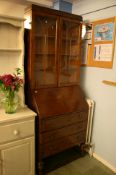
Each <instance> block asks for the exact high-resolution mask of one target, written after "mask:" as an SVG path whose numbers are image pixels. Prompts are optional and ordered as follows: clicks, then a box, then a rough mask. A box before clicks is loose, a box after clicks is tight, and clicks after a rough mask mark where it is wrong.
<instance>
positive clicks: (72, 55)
mask: <svg viewBox="0 0 116 175" xmlns="http://www.w3.org/2000/svg"><path fill="white" fill-rule="evenodd" d="M80 37H81V25H80V23H78V22H77V21H73V20H67V19H63V20H62V21H61V47H60V50H61V55H60V61H59V62H60V63H59V85H60V86H65V85H73V84H79V77H80V44H81V43H80Z"/></svg>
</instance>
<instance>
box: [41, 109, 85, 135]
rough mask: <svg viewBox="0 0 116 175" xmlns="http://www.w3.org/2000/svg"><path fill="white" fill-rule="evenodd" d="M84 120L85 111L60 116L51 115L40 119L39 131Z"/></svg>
mask: <svg viewBox="0 0 116 175" xmlns="http://www.w3.org/2000/svg"><path fill="white" fill-rule="evenodd" d="M85 120H86V121H87V113H86V112H73V113H69V114H65V115H60V116H52V117H49V118H46V119H42V120H41V121H40V122H41V124H40V125H41V132H44V131H50V130H55V129H58V128H62V127H65V126H67V125H70V124H73V123H76V122H81V121H85Z"/></svg>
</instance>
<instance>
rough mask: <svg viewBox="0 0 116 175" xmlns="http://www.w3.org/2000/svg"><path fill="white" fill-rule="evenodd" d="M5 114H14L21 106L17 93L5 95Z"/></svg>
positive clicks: (3, 102)
mask: <svg viewBox="0 0 116 175" xmlns="http://www.w3.org/2000/svg"><path fill="white" fill-rule="evenodd" d="M2 104H3V107H4V109H5V113H8V114H13V113H15V112H16V110H17V108H18V105H19V98H18V95H17V93H16V92H14V91H11V92H8V93H7V94H5V97H4V99H3V100H2Z"/></svg>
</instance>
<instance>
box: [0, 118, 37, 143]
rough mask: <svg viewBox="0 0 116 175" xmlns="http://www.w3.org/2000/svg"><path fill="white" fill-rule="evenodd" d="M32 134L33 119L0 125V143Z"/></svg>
mask: <svg viewBox="0 0 116 175" xmlns="http://www.w3.org/2000/svg"><path fill="white" fill-rule="evenodd" d="M32 135H34V120H28V121H24V122H17V123H12V124H8V125H1V126H0V143H5V142H9V141H13V140H18V139H21V138H25V137H28V136H32Z"/></svg>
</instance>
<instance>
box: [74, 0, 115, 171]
mask: <svg viewBox="0 0 116 175" xmlns="http://www.w3.org/2000/svg"><path fill="white" fill-rule="evenodd" d="M114 4H116V1H115V0H110V1H109V0H102V1H101V0H97V1H93V0H81V1H74V5H73V13H75V14H78V15H81V14H85V13H88V12H90V11H94V10H98V9H101V8H103V7H107V6H112V5H114ZM115 15H116V6H115V7H112V8H109V9H105V10H101V11H98V12H93V13H91V14H88V15H83V19H84V20H90V21H92V20H93V21H94V20H98V19H105V18H108V17H113V16H115ZM102 80H111V81H116V47H115V54H114V62H113V68H112V69H104V68H95V67H86V68H85V67H82V68H81V86H82V88H83V89H84V91H85V93H86V96H87V97H89V98H91V99H93V100H94V101H95V103H96V105H95V114H94V127H93V137H92V140H93V142H94V143H95V150H94V152H95V154H97V155H98V156H99V157H101V159H103V160H105V161H106V162H107V164H108V165H109V167H110V166H111V167H112V169H114V170H115V171H116V87H113V86H108V85H104V84H103V83H102Z"/></svg>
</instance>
